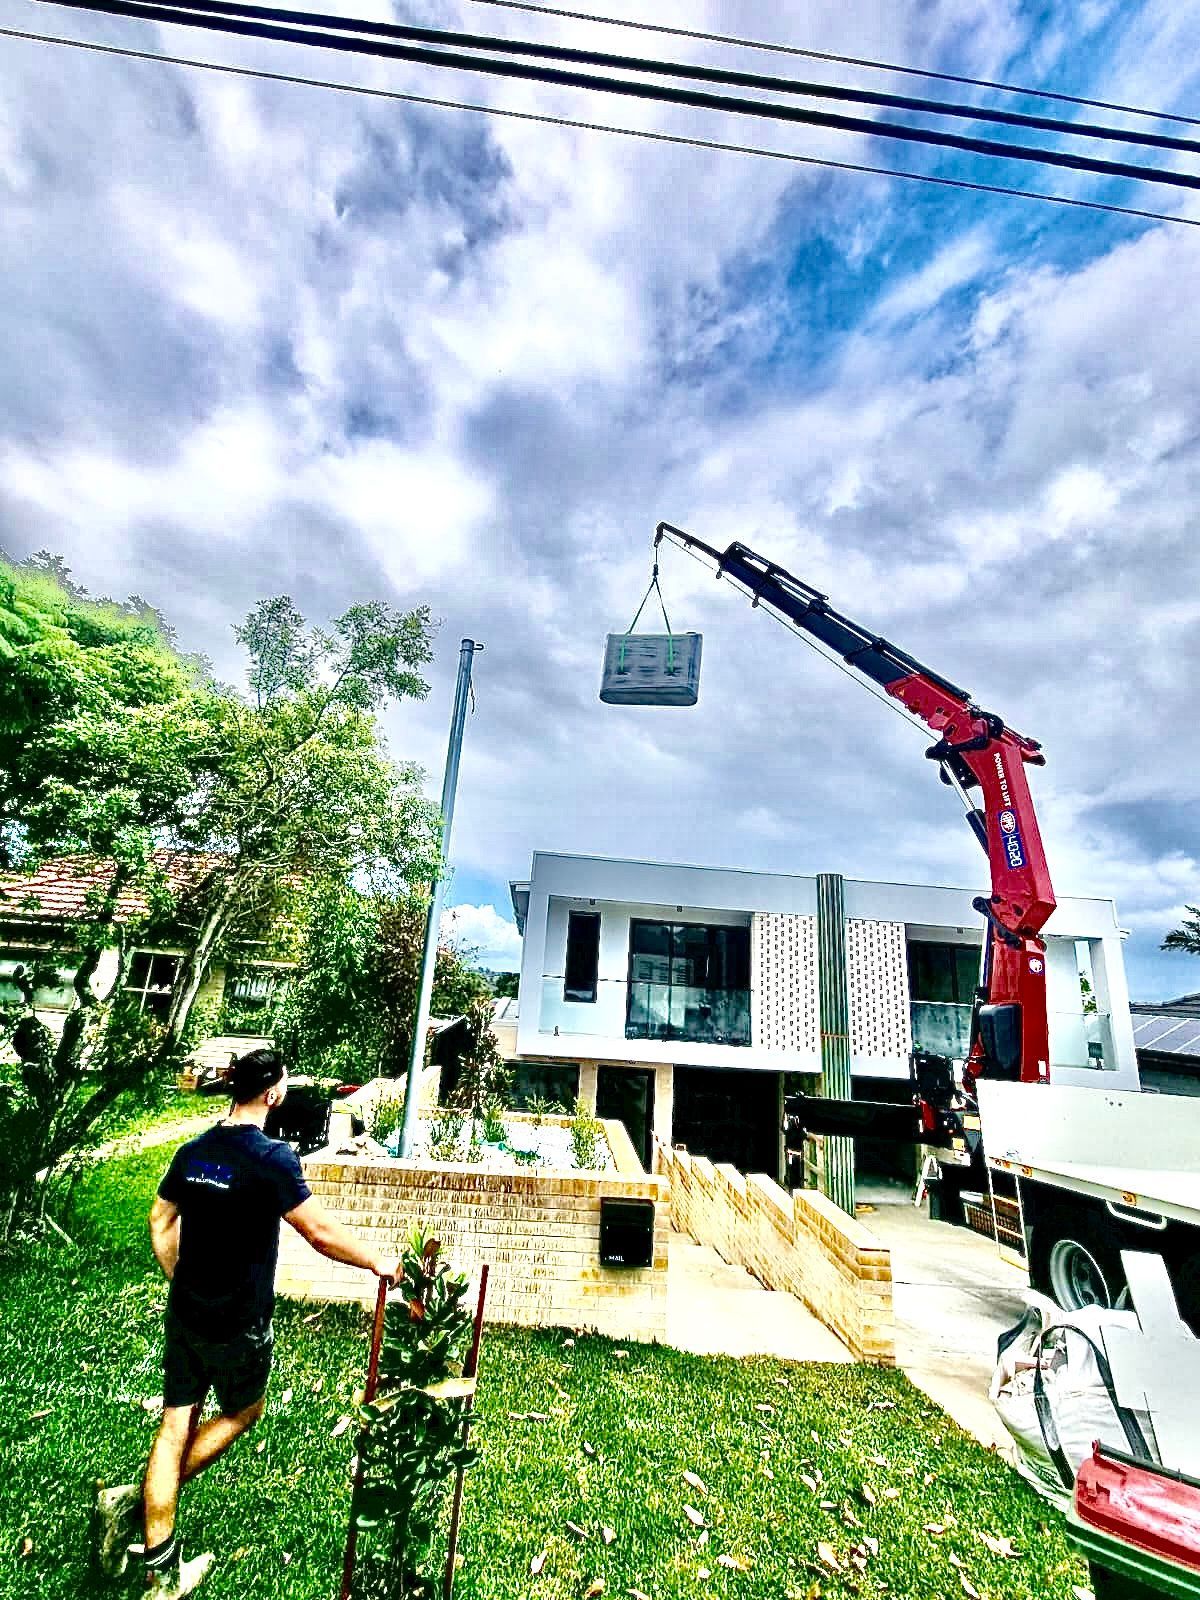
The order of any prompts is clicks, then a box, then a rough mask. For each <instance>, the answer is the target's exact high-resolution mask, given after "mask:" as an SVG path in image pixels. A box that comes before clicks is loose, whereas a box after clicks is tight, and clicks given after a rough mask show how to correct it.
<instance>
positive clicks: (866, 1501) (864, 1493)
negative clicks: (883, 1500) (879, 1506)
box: [856, 1483, 876, 1506]
mask: <svg viewBox="0 0 1200 1600" xmlns="http://www.w3.org/2000/svg"><path fill="white" fill-rule="evenodd" d="M856 1493H857V1495H858V1498H859V1499H860V1500H861V1501H862V1503H863V1505H865V1506H873V1505H875V1504H876V1499H875V1491H874V1489H872V1487H871V1485H870V1484H869V1483H864V1484H861V1485H860V1486H859V1488H858V1489H857V1490H856Z"/></svg>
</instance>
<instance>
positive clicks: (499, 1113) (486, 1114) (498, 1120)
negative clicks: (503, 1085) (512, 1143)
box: [483, 1100, 505, 1144]
mask: <svg viewBox="0 0 1200 1600" xmlns="http://www.w3.org/2000/svg"><path fill="white" fill-rule="evenodd" d="M483 1138H484V1143H485V1144H503V1143H504V1138H505V1127H504V1107H503V1106H502V1105H501V1104H500V1102H499V1101H498V1100H489V1101H488V1103H487V1105H485V1106H484V1108H483Z"/></svg>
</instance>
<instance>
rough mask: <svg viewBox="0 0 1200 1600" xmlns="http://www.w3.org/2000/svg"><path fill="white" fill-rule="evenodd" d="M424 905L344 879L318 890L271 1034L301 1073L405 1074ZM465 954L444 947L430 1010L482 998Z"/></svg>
mask: <svg viewBox="0 0 1200 1600" xmlns="http://www.w3.org/2000/svg"><path fill="white" fill-rule="evenodd" d="M427 907H428V901H427V900H426V899H425V897H424V896H423V895H421V894H419V893H416V892H412V891H409V892H405V893H392V894H388V893H369V892H366V891H364V890H359V889H356V888H354V887H353V886H352V885H350V884H349V883H340V884H330V885H328V886H326V887H324V888H322V889H320V890H319V891H318V892H317V893H315V894H314V895H313V897H312V899H311V902H310V909H309V916H308V921H307V927H306V932H305V936H304V941H303V948H302V953H301V957H300V962H299V966H298V969H297V971H296V973H295V975H294V977H293V979H292V982H291V984H290V985H289V988H288V995H287V999H286V1000H285V1002H284V1004H283V1008H282V1013H281V1016H280V1018H279V1022H278V1024H277V1027H276V1034H275V1037H276V1040H277V1042H278V1043H279V1045H280V1046H281V1048H283V1049H284V1050H285V1051H286V1053H287V1055H288V1057H289V1059H290V1060H291V1061H292V1063H293V1064H294V1066H295V1067H296V1068H297V1069H298V1070H303V1071H309V1072H315V1073H320V1074H326V1073H331V1072H332V1073H336V1074H337V1075H338V1076H341V1077H344V1078H348V1079H350V1080H352V1081H356V1082H364V1081H366V1080H367V1079H369V1078H373V1077H387V1078H392V1077H401V1076H403V1075H404V1074H405V1073H406V1072H407V1071H408V1064H409V1060H410V1058H411V1052H412V1027H413V1021H414V1018H415V1014H416V1006H417V986H418V983H419V982H420V975H421V955H422V950H423V947H424V940H425V920H426V913H427ZM488 992H489V991H488V984H487V980H486V978H484V976H483V974H482V973H481V972H479V971H477V970H476V969H475V967H474V966H473V965H472V964H471V958H470V954H469V953H468V952H465V951H463V950H461V949H459V948H458V947H457V946H455V945H453V944H448V943H447V944H443V945H441V946H440V947H439V949H438V952H437V960H436V963H435V966H434V978H433V997H432V1011H433V1015H434V1016H462V1015H464V1014H466V1012H467V1011H468V1009H469V1007H470V1006H471V1004H472V1003H473V1002H476V1001H478V1000H480V999H481V998H485V997H486V996H487V995H488Z"/></svg>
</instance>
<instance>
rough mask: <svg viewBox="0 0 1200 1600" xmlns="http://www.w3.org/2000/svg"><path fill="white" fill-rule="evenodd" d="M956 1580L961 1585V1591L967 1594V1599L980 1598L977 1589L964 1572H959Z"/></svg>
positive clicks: (976, 1599)
mask: <svg viewBox="0 0 1200 1600" xmlns="http://www.w3.org/2000/svg"><path fill="white" fill-rule="evenodd" d="M958 1581H959V1583H961V1584H962V1586H963V1593H964V1594H965V1595H966V1596H967V1600H980V1595H979V1590H978V1589H977V1588H976V1587H975V1585H974V1584H973V1583H972V1582H971V1581H970V1580H969V1579H968V1577H967V1575H966V1573H965V1572H960V1573H959V1575H958Z"/></svg>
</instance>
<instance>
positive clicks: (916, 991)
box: [908, 939, 980, 1006]
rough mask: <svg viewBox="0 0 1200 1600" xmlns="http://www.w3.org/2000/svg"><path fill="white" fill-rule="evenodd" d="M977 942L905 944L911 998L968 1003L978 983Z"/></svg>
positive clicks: (959, 1003)
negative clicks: (906, 947)
mask: <svg viewBox="0 0 1200 1600" xmlns="http://www.w3.org/2000/svg"><path fill="white" fill-rule="evenodd" d="M979 960H980V952H979V947H978V945H970V944H968V945H963V944H934V943H932V942H931V941H926V940H923V939H914V940H913V941H912V942H911V943H910V944H909V947H908V987H909V994H910V996H911V998H912V999H914V1000H937V1001H940V1002H942V1003H943V1004H945V1005H959V1006H969V1005H973V1004H974V1001H975V990H976V987H977V986H978V983H979Z"/></svg>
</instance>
